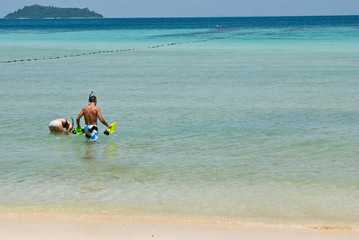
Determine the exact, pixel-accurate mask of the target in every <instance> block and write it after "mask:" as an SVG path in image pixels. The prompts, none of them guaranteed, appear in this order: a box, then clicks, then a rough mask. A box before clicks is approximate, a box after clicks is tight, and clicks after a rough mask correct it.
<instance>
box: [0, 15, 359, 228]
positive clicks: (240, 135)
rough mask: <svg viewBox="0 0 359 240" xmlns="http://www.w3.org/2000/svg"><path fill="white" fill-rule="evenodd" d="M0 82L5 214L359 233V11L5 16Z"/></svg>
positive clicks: (0, 23) (0, 185)
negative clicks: (58, 128) (90, 110)
mask: <svg viewBox="0 0 359 240" xmlns="http://www.w3.org/2000/svg"><path fill="white" fill-rule="evenodd" d="M0 86H1V94H0V122H1V125H2V133H1V137H0V148H1V154H0V214H10V215H11V214H15V213H17V214H18V213H28V214H36V213H38V212H42V213H47V214H49V215H56V214H63V213H72V214H73V213H75V214H77V213H78V214H79V215H81V214H84V215H86V216H90V215H99V216H103V217H106V216H108V217H116V216H118V217H123V216H125V217H128V218H131V217H140V218H141V217H143V218H146V219H152V220H161V219H162V220H163V219H166V221H172V220H173V221H184V222H190V223H192V222H209V223H226V224H227V223H231V224H242V225H243V224H244V225H256V226H275V227H289V228H321V229H348V230H352V231H359V16H314V17H309V16H308V17H232V18H224V17H223V18H131V19H123V18H119V19H106V18H105V19H43V20H27V19H18V20H10V19H0ZM91 91H93V92H94V94H95V95H96V96H97V97H98V103H97V106H98V107H99V108H100V109H101V112H102V116H103V117H104V119H105V120H106V121H107V122H108V123H112V122H115V121H116V122H117V129H116V131H115V132H114V133H112V134H111V135H109V136H107V135H104V134H103V131H104V130H106V127H105V126H104V125H102V124H101V123H100V122H98V124H99V125H98V127H99V132H100V135H99V140H98V141H97V142H95V143H93V142H88V140H87V139H86V138H85V136H84V135H54V134H50V132H49V129H48V124H49V122H51V121H52V120H54V119H57V118H66V119H69V120H70V121H71V118H73V119H74V120H76V117H77V115H78V114H79V112H80V111H81V109H82V108H83V107H85V106H87V105H88V96H89V94H90V93H91ZM84 125H85V123H84V120H83V118H82V119H81V126H82V127H84Z"/></svg>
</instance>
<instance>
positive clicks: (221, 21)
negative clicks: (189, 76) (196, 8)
mask: <svg viewBox="0 0 359 240" xmlns="http://www.w3.org/2000/svg"><path fill="white" fill-rule="evenodd" d="M217 25H221V26H222V27H223V28H225V29H231V28H253V27H263V28H268V27H276V28H281V27H289V26H293V27H328V26H346V27H350V26H352V27H358V26H359V16H304V17H221V18H103V19H32V20H29V19H0V29H11V30H14V29H19V30H20V29H26V30H31V29H53V30H67V31H68V30H105V29H108V30H114V29H202V28H213V27H216V26H217Z"/></svg>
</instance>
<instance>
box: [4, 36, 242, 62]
mask: <svg viewBox="0 0 359 240" xmlns="http://www.w3.org/2000/svg"><path fill="white" fill-rule="evenodd" d="M239 35H240V34H234V35H231V36H227V37H216V38H208V39H203V40H196V41H192V42H173V43H168V44H162V45H155V46H149V47H147V48H148V49H155V48H161V47H166V46H175V45H180V44H191V43H203V42H208V41H214V40H222V39H229V38H234V37H237V36H239ZM136 50H139V49H136V48H126V49H116V50H107V51H96V52H89V53H78V54H71V55H64V56H62V57H47V58H28V59H15V60H8V61H1V62H0V63H17V62H30V61H41V60H56V59H60V58H73V57H80V56H86V55H95V54H106V53H115V52H129V51H136Z"/></svg>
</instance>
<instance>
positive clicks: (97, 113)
mask: <svg viewBox="0 0 359 240" xmlns="http://www.w3.org/2000/svg"><path fill="white" fill-rule="evenodd" d="M89 102H90V105H88V106H86V107H84V108H83V109H82V110H81V112H80V113H79V115H78V116H77V118H76V123H77V128H80V129H81V126H80V119H81V117H82V116H84V118H85V124H86V126H85V135H86V137H87V138H89V139H90V140H91V141H96V140H97V139H98V128H97V118H98V119H100V121H101V122H102V123H103V125H105V126H106V127H108V128H111V125H108V124H107V122H106V121H105V119H103V117H102V115H101V110H100V109H99V108H98V107H96V104H97V97H96V96H91V95H90V98H89Z"/></svg>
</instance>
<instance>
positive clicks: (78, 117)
mask: <svg viewBox="0 0 359 240" xmlns="http://www.w3.org/2000/svg"><path fill="white" fill-rule="evenodd" d="M83 115H84V110H83V109H82V110H81V112H80V113H79V115H78V116H77V118H76V123H77V128H81V126H80V119H81V117H82V116H83Z"/></svg>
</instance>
